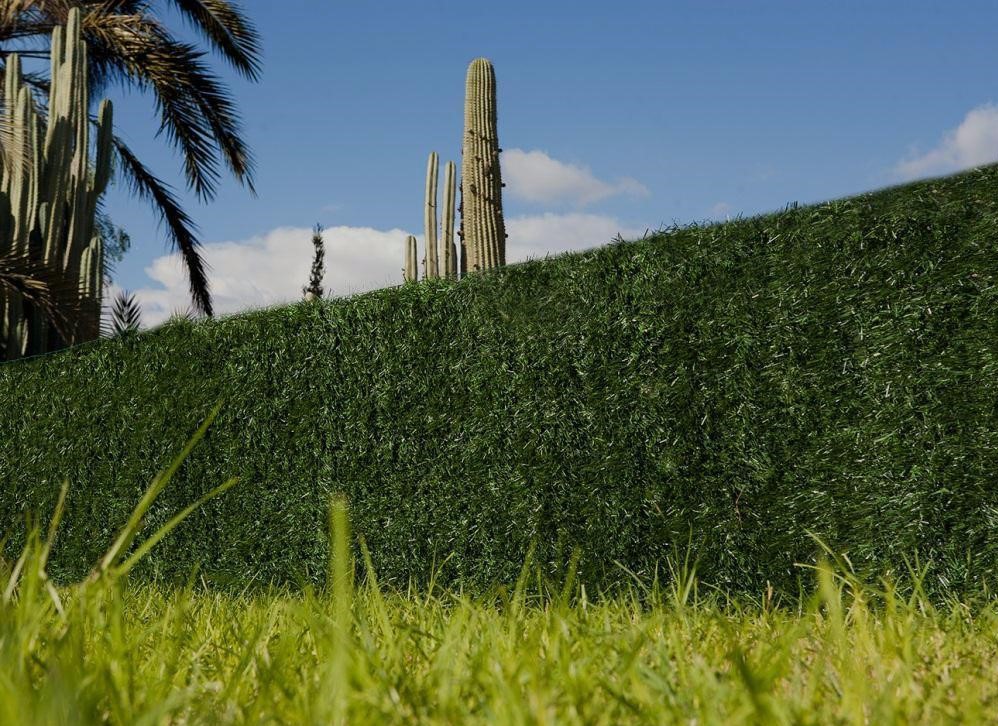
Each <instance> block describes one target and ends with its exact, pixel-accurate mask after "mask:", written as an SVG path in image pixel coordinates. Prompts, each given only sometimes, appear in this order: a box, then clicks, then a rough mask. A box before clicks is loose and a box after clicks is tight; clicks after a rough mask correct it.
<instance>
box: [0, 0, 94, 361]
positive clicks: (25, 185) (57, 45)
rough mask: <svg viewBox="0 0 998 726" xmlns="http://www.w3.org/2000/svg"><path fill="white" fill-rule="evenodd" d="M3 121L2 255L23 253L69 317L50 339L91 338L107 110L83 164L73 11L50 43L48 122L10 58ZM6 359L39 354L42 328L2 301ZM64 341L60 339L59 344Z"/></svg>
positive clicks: (83, 95)
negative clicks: (40, 268) (6, 138)
mask: <svg viewBox="0 0 998 726" xmlns="http://www.w3.org/2000/svg"><path fill="white" fill-rule="evenodd" d="M5 70H6V73H5V76H6V78H5V84H4V89H5V94H4V111H3V113H4V120H5V121H7V122H8V125H9V126H10V127H11V128H12V129H14V130H15V131H14V134H15V137H14V138H13V139H12V144H14V145H15V148H14V149H13V151H15V152H17V153H13V154H11V155H10V157H11V158H10V159H6V158H5V160H4V161H5V163H4V164H3V165H0V232H2V234H0V254H12V255H15V254H24V255H27V257H28V258H29V259H31V260H33V261H36V262H41V263H42V264H43V265H44V266H45V267H47V268H48V270H49V272H50V273H51V275H52V279H54V280H56V281H57V286H58V292H59V296H60V298H61V299H62V301H63V302H65V303H66V304H67V305H68V306H69V307H68V308H67V312H69V311H71V312H72V313H73V317H72V320H71V323H72V326H71V328H67V329H64V330H63V335H62V336H57V339H59V340H60V343H59V344H60V345H61V344H72V343H75V342H79V341H82V340H88V339H91V338H94V337H96V336H97V334H98V331H99V324H100V298H101V287H102V283H103V268H104V244H103V240H102V239H101V238H100V234H99V232H98V231H97V229H96V227H95V224H94V221H95V216H96V213H97V205H98V202H99V199H100V196H101V194H103V193H104V190H105V189H106V188H107V185H108V182H109V181H110V178H111V170H112V167H111V157H112V150H113V149H112V140H113V137H112V109H111V104H110V103H109V102H107V101H104V102H103V103H102V104H101V106H100V109H99V112H98V124H97V137H96V144H95V146H96V156H95V159H94V163H93V165H91V159H90V140H91V131H90V115H89V89H88V83H87V49H86V46H85V45H84V43H83V41H82V38H81V15H80V9H79V8H72V9H71V10H70V11H69V15H68V21H67V24H66V27H65V28H61V27H57V28H55V29H54V31H53V34H52V43H51V72H50V84H49V97H48V109H47V119H46V121H45V123H46V125H45V128H44V129H43V128H42V118H41V116H40V114H39V113H38V111H37V109H36V108H35V102H34V97H33V95H32V92H31V89H30V88H29V87H28V85H27V84H25V83H24V79H23V75H22V72H21V64H20V61H19V60H18V58H17V56H16V55H13V54H12V55H11V56H9V57H8V58H7V62H6V69H5ZM3 297H4V299H3V300H2V301H0V302H2V304H0V311H2V313H3V314H4V317H5V321H4V326H3V327H4V331H5V332H6V336H5V337H6V343H7V345H6V350H5V351H4V352H3V355H4V357H6V358H13V357H18V356H19V355H25V354H36V353H44V352H46V351H47V350H48V340H49V334H48V325H47V323H46V321H45V319H44V318H43V317H42V314H41V311H39V310H38V309H34V308H31V307H30V306H27V305H24V304H22V301H21V300H20V298H18V297H17V296H16V295H13V294H9V295H8V294H5V295H4V296H3ZM62 338H64V339H62Z"/></svg>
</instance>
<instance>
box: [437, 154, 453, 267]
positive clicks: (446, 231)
mask: <svg viewBox="0 0 998 726" xmlns="http://www.w3.org/2000/svg"><path fill="white" fill-rule="evenodd" d="M456 169H457V167H456V166H455V165H454V162H453V161H448V162H447V165H446V166H445V167H444V216H443V239H442V240H441V243H442V245H443V250H442V251H443V255H441V258H442V259H441V261H440V270H441V273H442V274H443V275H444V277H447V278H448V279H451V280H456V279H457V247H456V246H455V245H454V197H455V184H454V181H455V180H454V177H455V176H456Z"/></svg>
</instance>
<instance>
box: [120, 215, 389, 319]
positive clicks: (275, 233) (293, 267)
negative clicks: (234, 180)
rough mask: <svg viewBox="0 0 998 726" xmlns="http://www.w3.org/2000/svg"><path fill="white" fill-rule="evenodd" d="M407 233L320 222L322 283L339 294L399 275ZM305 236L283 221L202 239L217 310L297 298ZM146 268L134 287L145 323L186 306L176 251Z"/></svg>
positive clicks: (308, 252)
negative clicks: (144, 282) (236, 237)
mask: <svg viewBox="0 0 998 726" xmlns="http://www.w3.org/2000/svg"><path fill="white" fill-rule="evenodd" d="M406 234H407V233H406V232H405V231H403V230H400V229H393V230H388V231H382V230H377V229H371V228H369V227H330V228H328V229H326V230H325V231H324V232H323V238H324V240H325V248H326V258H325V263H326V275H325V278H324V280H323V285H324V287H325V288H326V289H327V290H329V291H330V294H333V295H336V296H340V295H349V294H353V293H357V292H364V291H367V290H374V289H377V288H380V287H385V286H387V285H392V284H397V283H399V282H401V279H402V256H403V247H404V242H405V237H406ZM311 239H312V232H311V230H310V229H305V228H293V227H282V228H278V229H275V230H272V231H271V232H268V233H267V234H265V235H262V236H258V237H254V238H252V239H249V240H246V241H243V242H215V243H210V244H206V245H204V247H203V248H202V255H203V257H204V259H205V262H206V263H207V265H208V267H209V272H208V280H209V283H210V286H211V294H212V301H213V303H214V306H215V312H216V314H223V315H224V314H228V313H234V312H237V311H241V310H246V309H249V308H258V307H267V306H271V305H277V304H281V303H287V302H291V301H294V300H299V299H301V297H302V292H301V288H302V287H303V286H305V285H306V284H307V283H308V276H309V270H310V269H311V266H312V242H311ZM145 272H146V275H148V276H149V278H151V280H152V281H153V282H154V283H157V286H149V287H143V288H141V289H138V290H136V291H135V297H136V299H138V301H139V303H140V304H141V306H142V322H143V325H144V326H145V327H149V326H154V325H158V324H159V323H161V322H163V321H164V320H166V319H167V318H168V317H170V316H171V315H172V314H174V313H176V312H182V311H185V310H187V308H188V306H189V305H190V293H189V291H188V281H187V273H186V272H185V270H184V268H183V265H182V263H181V260H180V256H179V255H176V254H172V255H166V256H163V257H158V258H156V259H155V260H153V262H152V264H151V265H150V266H149V267H147V268H146V269H145Z"/></svg>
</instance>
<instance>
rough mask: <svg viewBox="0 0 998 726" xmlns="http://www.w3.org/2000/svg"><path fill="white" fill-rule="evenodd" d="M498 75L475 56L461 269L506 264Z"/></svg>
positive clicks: (469, 88)
mask: <svg viewBox="0 0 998 726" xmlns="http://www.w3.org/2000/svg"><path fill="white" fill-rule="evenodd" d="M499 151H500V149H499V133H498V124H497V115H496V77H495V69H494V68H493V67H492V63H490V62H489V61H488V59H486V58H476V59H475V60H473V61H472V62H471V65H469V66H468V75H467V79H466V84H465V101H464V141H463V145H462V149H461V271H462V273H467V272H474V271H475V270H486V269H490V268H493V267H499V266H501V265H505V264H506V227H505V224H504V222H503V216H502V177H501V174H500V170H499Z"/></svg>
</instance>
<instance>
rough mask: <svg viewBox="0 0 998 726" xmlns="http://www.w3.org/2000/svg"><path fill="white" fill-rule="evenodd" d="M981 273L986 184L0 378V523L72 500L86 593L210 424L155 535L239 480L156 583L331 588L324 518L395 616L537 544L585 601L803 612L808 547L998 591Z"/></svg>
mask: <svg viewBox="0 0 998 726" xmlns="http://www.w3.org/2000/svg"><path fill="white" fill-rule="evenodd" d="M996 245H998V168H996V167H994V166H992V167H985V168H982V169H978V170H974V171H972V172H969V173H964V174H961V175H957V176H953V177H949V178H944V179H937V180H931V181H926V182H921V183H917V184H911V185H908V186H903V187H895V188H892V189H887V190H883V191H879V192H876V193H872V194H866V195H862V196H859V197H855V198H851V199H845V200H839V201H833V202H829V203H824V204H818V205H815V206H807V207H796V208H788V209H786V210H785V211H783V212H780V213H777V214H772V215H766V216H760V217H756V218H752V219H739V220H735V221H732V222H729V223H726V224H715V225H691V226H689V227H684V228H677V229H672V230H668V231H663V232H660V233H658V234H656V235H654V236H652V237H649V238H646V239H643V240H639V241H634V242H619V243H615V244H610V245H607V246H605V247H602V248H599V249H596V250H592V251H589V252H586V253H576V254H567V255H563V256H560V257H557V258H553V259H545V260H535V261H530V262H526V263H523V264H518V265H510V266H508V267H506V268H503V269H500V270H497V271H492V272H488V273H484V274H477V275H472V276H469V277H468V278H466V279H464V280H461V281H428V282H420V283H414V284H413V283H410V284H407V285H403V286H401V287H398V288H390V289H384V290H379V291H376V292H372V293H368V294H363V295H358V296H355V297H352V298H349V299H340V300H331V301H327V302H322V303H318V304H315V303H313V304H298V305H292V306H289V307H282V308H275V309H270V310H264V311H258V312H253V313H248V314H243V315H238V316H234V317H229V318H225V319H221V320H217V321H209V322H202V323H190V322H186V323H185V322H176V323H173V324H169V325H166V326H164V327H161V328H159V329H156V330H153V331H150V332H146V333H142V334H139V335H133V336H126V337H124V338H121V339H115V340H107V341H103V342H99V343H97V344H93V345H88V346H81V347H78V348H74V349H71V350H68V351H64V352H61V353H57V354H53V355H51V356H47V357H43V358H38V359H33V360H29V361H26V362H21V363H15V364H7V365H4V366H2V367H0V407H2V408H0V410H2V411H3V414H2V416H0V522H2V523H4V526H8V527H9V528H10V531H11V534H12V538H11V540H10V543H9V545H8V547H13V546H16V543H17V541H18V537H19V532H21V530H23V521H24V515H25V512H27V511H34V512H37V513H38V514H39V515H41V516H46V515H47V513H48V512H49V511H50V509H51V507H52V505H53V502H54V500H55V497H56V493H57V490H58V488H59V484H60V482H61V481H62V480H63V478H68V479H69V481H70V482H71V489H70V496H69V507H68V511H67V514H66V517H65V521H64V524H63V527H62V531H61V534H60V538H59V540H58V544H57V547H56V550H55V552H54V553H53V571H54V572H55V573H56V574H57V575H58V576H59V577H61V578H73V577H78V576H80V575H81V574H82V573H83V572H84V571H85V570H86V568H87V567H88V566H89V565H90V564H91V563H93V562H94V561H95V560H96V558H97V557H98V555H99V554H100V553H101V552H102V551H103V549H104V548H105V547H106V546H107V544H108V543H109V541H110V540H111V537H112V535H113V534H114V532H115V531H116V530H117V528H118V527H119V526H120V525H121V524H122V522H123V521H124V520H125V518H126V516H127V513H128V512H129V511H130V509H131V507H132V505H133V504H134V503H135V502H136V500H137V499H138V497H139V495H140V493H141V491H142V490H143V489H144V487H145V486H146V485H147V484H148V482H149V481H150V480H151V478H152V477H153V475H154V474H155V473H156V472H157V470H159V469H160V468H161V467H163V466H165V465H166V463H167V462H168V461H169V460H170V459H171V457H172V455H173V454H174V453H175V452H176V451H178V450H179V449H180V448H181V446H182V445H183V443H184V442H185V441H186V439H187V437H188V436H189V435H190V434H191V433H192V432H193V431H194V430H195V429H196V428H197V427H198V424H199V423H200V422H201V421H202V419H203V418H204V417H205V416H206V415H207V414H208V412H209V411H210V410H211V409H212V407H213V406H214V405H215V403H216V402H218V401H219V400H224V402H225V403H224V407H223V410H222V413H221V414H220V415H219V417H218V419H217V420H216V422H215V424H214V425H213V427H212V428H211V429H210V431H209V433H208V435H207V436H206V438H205V439H204V440H203V441H202V442H201V444H200V445H199V446H198V448H197V449H196V450H195V451H194V453H193V454H192V455H191V457H190V458H189V459H188V461H187V462H186V463H185V464H184V466H183V467H182V468H181V470H180V472H179V473H178V475H177V477H176V478H175V480H174V482H173V483H172V484H171V486H170V488H169V489H168V490H167V491H166V493H165V494H164V496H163V498H162V500H161V501H160V502H159V503H158V504H157V505H156V507H155V509H154V510H153V513H152V514H151V517H150V520H151V522H150V525H151V526H154V525H155V524H157V523H159V522H163V521H165V520H166V518H168V517H169V516H170V515H171V514H172V513H173V512H175V511H176V510H178V509H179V508H180V507H182V506H183V505H184V504H186V503H188V502H190V501H192V500H193V499H195V498H196V497H197V496H199V495H200V494H202V493H204V492H205V491H207V490H208V489H209V488H211V487H213V486H215V485H217V484H219V483H221V482H222V481H223V480H224V479H226V478H228V477H229V476H232V475H236V474H238V475H240V476H241V477H242V480H241V482H240V483H239V484H238V485H237V486H236V487H235V488H234V489H232V490H230V491H229V492H228V493H226V495H225V496H224V497H222V498H220V499H217V500H213V501H212V502H210V503H209V504H208V505H207V506H206V507H205V508H204V509H203V510H201V511H199V512H197V513H196V514H194V515H193V516H192V517H191V518H190V520H188V521H187V522H185V523H184V524H183V525H182V526H181V527H180V528H179V529H178V530H176V531H175V533H174V534H173V535H171V536H170V537H169V538H168V539H167V540H166V541H164V542H163V543H162V544H161V545H160V546H159V547H158V548H157V549H156V550H155V551H154V552H153V554H152V556H151V557H150V559H149V560H148V562H147V563H146V565H145V572H146V573H147V574H148V575H157V576H163V577H167V578H183V577H186V576H187V575H188V574H189V573H190V572H191V568H192V566H194V565H195V563H198V564H199V565H200V571H201V573H202V574H203V575H204V576H205V577H206V578H211V579H214V580H215V581H216V582H220V583H222V582H234V583H240V584H241V583H245V582H248V581H255V582H270V581H281V582H288V581H298V582H300V581H301V580H302V579H305V580H317V581H319V580H322V578H323V573H324V572H325V569H326V534H325V531H326V526H325V522H326V509H327V504H326V503H327V501H328V497H329V495H330V493H331V492H334V491H342V492H345V493H346V494H347V495H348V497H349V500H350V503H351V512H352V518H353V525H354V528H355V530H356V531H359V532H360V533H362V534H363V535H364V537H365V538H366V541H367V544H368V546H369V548H370V550H371V553H372V556H373V560H374V563H375V566H376V568H377V571H378V573H379V578H380V579H381V580H382V581H384V582H388V583H393V584H396V585H405V584H407V583H408V582H409V581H410V578H411V579H413V580H415V581H416V582H417V583H422V582H425V581H426V578H427V577H428V576H429V573H430V572H431V570H433V569H434V567H435V566H436V567H437V569H438V570H439V572H438V579H437V581H438V582H441V583H452V584H456V583H461V584H463V585H465V586H467V587H486V586H489V585H493V584H496V583H510V582H512V581H514V580H515V578H516V576H517V574H518V573H519V571H520V568H521V565H522V564H523V561H524V557H525V555H526V552H527V549H528V547H529V545H530V543H531V541H536V543H537V550H536V561H537V562H540V563H541V564H542V566H543V568H544V569H545V571H547V572H548V573H550V574H552V575H556V574H557V573H558V572H559V571H560V568H562V567H563V565H564V563H565V561H566V560H567V559H568V558H569V554H570V553H571V552H572V550H573V549H574V548H576V547H578V548H580V551H581V555H582V559H581V565H580V574H581V577H582V578H583V580H584V581H585V582H586V583H587V585H588V586H589V587H590V589H593V588H597V587H601V586H606V585H612V584H614V583H618V582H621V581H623V580H627V579H628V578H630V577H631V575H629V574H628V573H627V570H629V571H631V572H633V573H636V574H637V575H638V576H639V577H649V576H650V575H651V574H652V573H653V572H654V571H655V569H656V567H657V568H658V569H659V570H660V571H663V570H664V569H665V561H666V558H667V557H670V556H671V557H675V558H679V559H682V558H683V557H684V555H686V554H687V553H689V554H691V555H692V556H693V557H695V558H696V559H697V561H698V566H697V569H698V572H699V574H700V577H701V579H702V580H704V581H706V582H710V583H713V584H715V585H718V586H721V587H725V588H728V589H731V590H734V591H743V592H744V591H747V592H759V591H760V590H761V589H762V588H764V587H765V586H766V583H767V582H768V583H770V584H772V586H773V587H775V588H777V589H778V590H781V591H783V590H792V591H794V592H796V589H797V587H798V586H799V584H800V580H801V578H804V579H806V578H807V572H806V571H805V570H802V568H801V567H799V564H798V563H806V562H813V560H814V555H815V551H816V545H815V542H814V540H813V539H812V538H811V537H810V536H809V534H808V533H809V532H813V533H814V534H816V535H818V536H819V537H821V538H822V539H823V540H824V541H825V542H827V543H828V544H829V545H830V546H832V547H833V548H834V549H835V550H837V551H842V552H846V553H847V555H848V557H849V558H850V560H851V561H852V562H853V564H854V565H855V566H856V567H857V568H858V569H861V570H862V569H864V568H867V569H869V570H871V571H876V572H884V571H894V572H898V571H903V570H904V567H905V564H904V561H905V558H906V557H907V558H913V557H915V556H916V555H917V556H918V557H919V558H920V560H921V561H923V562H924V561H926V560H931V561H932V562H933V568H932V570H931V573H933V574H932V575H931V577H934V578H935V579H934V582H935V583H936V584H937V585H941V586H944V587H949V588H957V589H960V590H964V591H967V590H970V591H977V592H980V591H988V589H989V588H990V590H991V591H993V589H994V584H995V575H996V564H998V537H996V536H995V533H996V530H995V527H996V524H998V408H996V406H998V403H996V402H998V287H996V274H998V246H996ZM448 556H449V559H446V558H448ZM445 559H446V562H444V561H445ZM441 563H443V564H442V565H441ZM625 568H626V569H625Z"/></svg>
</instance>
